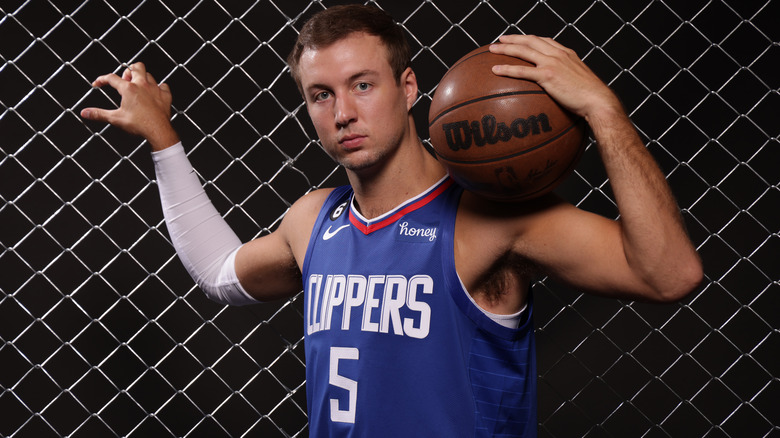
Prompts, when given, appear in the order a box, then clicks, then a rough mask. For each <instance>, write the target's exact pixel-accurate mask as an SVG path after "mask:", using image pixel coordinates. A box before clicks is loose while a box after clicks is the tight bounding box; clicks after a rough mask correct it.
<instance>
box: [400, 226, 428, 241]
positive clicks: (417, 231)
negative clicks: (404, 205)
mask: <svg viewBox="0 0 780 438" xmlns="http://www.w3.org/2000/svg"><path fill="white" fill-rule="evenodd" d="M398 226H399V227H400V228H401V230H400V231H399V233H400V235H402V236H409V237H427V238H428V241H430V242H433V241H434V240H436V227H432V228H414V227H410V226H409V222H402V223H400V224H398Z"/></svg>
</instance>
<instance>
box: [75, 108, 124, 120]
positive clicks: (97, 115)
mask: <svg viewBox="0 0 780 438" xmlns="http://www.w3.org/2000/svg"><path fill="white" fill-rule="evenodd" d="M115 111H116V110H105V109H101V108H84V109H83V110H81V117H83V118H85V119H87V120H94V121H96V122H106V123H110V119H111V115H112V114H113V112H115Z"/></svg>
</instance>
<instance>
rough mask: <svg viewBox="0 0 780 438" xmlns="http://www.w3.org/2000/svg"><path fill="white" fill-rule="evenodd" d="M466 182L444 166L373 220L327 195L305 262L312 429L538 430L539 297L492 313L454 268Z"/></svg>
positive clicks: (413, 432) (357, 432)
mask: <svg viewBox="0 0 780 438" xmlns="http://www.w3.org/2000/svg"><path fill="white" fill-rule="evenodd" d="M461 193H462V189H461V188H460V187H458V186H457V185H455V184H453V181H452V180H451V179H449V178H444V179H442V180H441V181H439V183H437V184H436V185H434V186H433V187H431V188H430V189H429V190H427V191H426V192H425V193H423V194H421V195H419V196H417V197H415V198H413V199H410V200H409V201H407V202H405V203H404V204H402V205H400V206H399V207H397V208H396V209H394V210H393V211H391V212H389V213H387V214H385V215H383V216H381V217H379V218H376V219H373V220H371V221H368V220H365V219H364V218H363V217H362V216H361V215H360V214H359V213H358V212H357V210H356V209H355V208H354V206H353V203H352V197H353V192H352V189H351V188H350V187H348V186H345V187H340V188H337V189H335V190H334V191H333V192H332V193H331V194H330V195H329V197H328V199H327V200H326V202H325V204H324V206H323V207H322V210H321V211H320V213H319V215H318V217H317V221H316V223H315V225H314V229H313V231H312V235H311V239H310V241H309V247H308V249H307V252H306V258H305V260H304V264H303V280H304V329H305V352H306V390H307V400H308V413H309V432H310V436H312V437H315V438H321V437H372V438H377V437H393V438H398V437H426V438H427V437H448V438H452V437H499V436H500V437H535V436H536V354H535V348H534V337H533V323H532V319H531V314H532V310H533V305H532V302H531V298H530V294H529V302H528V306H527V308H526V310H525V312H524V316H523V319H522V320H521V323H520V327H519V328H518V329H510V328H507V327H504V326H501V325H500V324H498V323H496V322H495V321H493V320H491V319H490V318H489V317H488V316H487V315H485V314H484V313H483V312H482V311H481V310H480V309H479V308H477V306H476V305H475V304H474V302H473V301H472V300H471V299H470V298H469V296H468V295H467V292H466V291H465V290H464V288H463V285H462V283H461V281H460V278H459V277H458V274H457V273H456V271H455V258H454V237H453V236H454V228H455V215H456V212H457V208H458V202H459V200H460V195H461Z"/></svg>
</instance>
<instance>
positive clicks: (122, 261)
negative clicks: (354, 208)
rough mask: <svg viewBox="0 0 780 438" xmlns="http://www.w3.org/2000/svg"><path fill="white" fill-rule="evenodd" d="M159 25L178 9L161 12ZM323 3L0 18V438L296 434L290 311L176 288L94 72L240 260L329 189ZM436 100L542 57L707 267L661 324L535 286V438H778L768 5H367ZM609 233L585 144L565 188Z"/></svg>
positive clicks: (90, 1) (125, 142)
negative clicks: (304, 61) (599, 101)
mask: <svg viewBox="0 0 780 438" xmlns="http://www.w3.org/2000/svg"><path fill="white" fill-rule="evenodd" d="M170 3H174V2H170ZM331 4H334V2H331V1H324V2H313V3H309V2H307V1H301V0H298V1H288V0H285V1H281V0H277V1H267V0H261V1H257V2H251V1H230V2H228V1H223V2H219V1H215V0H204V1H202V2H197V3H196V2H175V4H168V2H162V1H159V0H149V1H143V2H120V1H116V0H87V1H43V0H32V1H27V2H23V1H12V0H7V1H3V3H2V5H0V11H2V14H3V15H2V18H0V60H2V66H0V200H2V206H0V225H1V226H0V271H1V273H0V293H1V294H0V341H1V342H2V343H1V344H0V370H2V371H1V372H0V435H2V436H13V437H28V436H35V437H46V436H73V437H82V436H83V437H91V436H191V437H195V436H264V437H265V436H306V435H307V430H306V416H305V382H304V380H303V376H304V358H303V345H302V344H303V341H302V317H301V307H302V306H301V303H300V301H301V299H300V297H296V298H295V299H292V300H289V301H287V302H281V303H273V304H265V305H256V306H248V307H242V308H229V307H223V306H220V305H217V304H215V303H212V302H210V301H208V300H207V299H205V298H204V296H203V294H202V293H201V292H200V291H199V290H198V289H197V287H195V286H194V284H193V282H192V280H191V279H190V278H189V277H188V275H187V274H186V273H185V272H184V270H183V269H182V267H181V265H180V264H179V262H178V260H177V259H176V256H175V253H174V251H173V249H172V247H171V245H170V243H169V240H168V238H167V231H166V229H165V225H164V223H163V221H162V213H161V211H160V206H159V201H158V199H157V191H156V187H155V182H154V173H153V171H152V167H151V161H150V159H149V154H148V147H147V145H146V144H144V143H143V142H142V141H141V140H139V139H137V138H134V137H131V136H128V135H126V134H123V133H121V132H119V131H118V130H116V129H114V128H109V127H105V126H102V125H99V124H93V123H84V122H83V121H82V120H80V119H79V117H78V112H79V111H80V109H81V108H83V107H85V106H94V105H97V106H112V105H115V104H116V102H118V100H117V95H116V94H115V93H113V92H111V91H110V90H102V91H101V90H93V89H91V88H90V85H89V84H90V83H91V82H92V80H94V79H95V78H96V77H97V76H98V75H99V74H103V73H106V72H111V71H114V72H117V73H121V71H122V69H123V67H122V65H123V64H127V63H130V62H134V61H143V62H145V63H146V64H147V66H148V68H149V70H150V71H151V72H152V73H153V74H154V75H155V77H156V78H157V79H158V80H160V81H163V80H164V81H166V82H168V83H169V84H170V85H171V87H172V89H173V93H174V110H175V111H174V112H175V114H174V124H175V126H176V128H177V129H178V130H179V131H180V133H181V135H182V138H183V139H184V142H185V146H186V148H187V150H188V151H189V154H190V158H191V160H192V161H193V163H194V165H195V167H196V169H197V170H198V171H199V173H200V175H201V176H202V178H203V181H204V184H205V185H206V189H207V191H208V193H209V195H210V196H211V198H212V199H213V201H214V203H215V204H216V205H217V207H218V208H219V209H220V211H221V212H223V213H224V214H225V217H226V219H227V220H228V222H229V223H230V224H231V225H232V226H233V227H234V228H235V229H236V231H237V232H238V234H239V235H240V236H241V238H242V239H244V240H247V239H251V238H252V237H255V236H258V235H262V234H264V233H267V232H268V231H269V230H272V229H273V228H274V227H275V226H276V225H277V224H278V222H279V220H280V219H281V217H282V216H283V215H284V212H285V211H286V209H287V207H288V206H289V205H290V203H291V202H293V201H294V200H295V199H296V198H298V197H299V196H300V195H302V194H304V193H305V192H307V191H309V190H311V189H313V188H316V187H320V186H330V185H335V184H340V183H343V182H344V175H343V172H342V171H341V170H339V169H338V168H336V167H335V166H334V165H333V164H332V162H331V161H330V160H329V159H328V158H327V157H326V156H325V154H324V153H323V152H322V150H321V149H320V147H319V146H318V144H317V142H316V136H315V134H314V132H313V129H312V128H311V124H310V122H309V120H308V118H307V116H306V114H305V109H304V108H303V107H302V102H301V99H300V97H299V96H298V94H297V91H296V90H295V86H294V84H293V82H292V80H291V79H290V78H289V75H288V73H287V71H286V69H285V65H284V62H283V59H284V57H285V56H286V54H287V52H288V51H289V49H290V47H291V45H292V42H293V40H294V38H295V36H296V29H299V28H300V26H301V24H302V22H303V21H304V20H305V18H306V17H308V16H309V15H311V13H313V12H314V11H316V10H319V9H321V8H322V7H323V6H327V5H331ZM376 4H378V6H380V7H382V8H384V9H386V10H388V11H389V12H390V13H391V14H392V15H393V16H394V17H396V19H397V20H398V21H399V22H401V23H402V24H403V25H404V27H405V28H406V30H407V31H408V36H409V38H410V41H411V42H412V47H413V51H414V54H415V55H414V61H413V62H414V68H415V69H416V70H417V73H418V77H419V78H420V91H421V93H420V96H419V100H418V102H417V104H416V107H415V109H414V111H415V116H416V118H417V119H418V127H419V128H420V136H421V137H422V138H426V139H427V137H428V133H427V131H426V128H425V126H426V125H427V124H426V123H425V119H426V116H427V112H428V106H429V104H430V98H431V96H432V94H433V92H434V90H435V87H436V83H437V81H438V79H439V78H440V77H441V76H442V75H443V74H444V72H445V71H446V69H447V67H448V66H449V65H451V64H452V63H453V62H454V61H455V60H456V59H458V58H459V57H460V56H461V55H462V54H464V53H466V52H467V51H469V50H471V49H473V48H475V47H477V46H479V45H483V44H487V43H489V42H492V41H494V40H495V39H496V38H497V37H498V36H499V35H501V34H503V33H507V32H524V33H535V34H540V35H546V36H553V37H555V38H556V39H558V40H559V41H561V42H562V43H564V44H566V45H568V46H570V47H572V48H574V49H575V50H576V51H577V52H578V54H579V55H580V56H581V57H583V58H584V59H585V60H586V62H587V63H588V64H589V65H590V66H591V67H592V68H593V69H594V70H595V71H596V72H597V73H598V74H599V75H600V76H601V77H602V78H603V79H604V80H605V81H606V82H608V83H609V84H610V85H611V86H612V87H613V88H614V89H615V90H616V91H617V92H618V94H619V95H620V97H621V98H622V99H623V101H624V103H625V106H626V108H627V109H628V111H629V112H630V114H631V116H632V118H633V120H634V122H635V123H636V126H637V128H638V130H639V131H640V133H641V135H642V136H643V138H644V140H645V141H646V144H647V147H648V148H649V150H650V151H651V152H652V153H653V155H654V156H655V157H656V159H657V160H658V162H659V164H660V165H661V167H662V168H663V170H664V172H665V173H666V174H667V176H668V180H669V182H670V184H671V185H672V188H673V190H674V191H675V194H676V196H677V197H678V200H679V203H680V206H681V207H682V208H683V212H684V215H685V220H686V222H687V225H688V227H689V231H690V233H691V236H692V238H693V241H694V243H695V245H696V246H697V248H698V249H699V251H700V253H701V255H702V258H703V260H704V264H705V275H706V278H705V281H704V283H703V284H702V285H701V287H700V288H699V289H698V290H697V291H696V292H694V293H693V294H691V295H690V296H689V297H687V298H686V299H684V300H683V301H682V302H680V303H677V304H673V305H647V304H639V303H632V302H620V301H612V300H605V299H599V298H593V297H590V296H587V295H582V294H580V293H579V292H578V291H576V290H570V289H567V288H566V287H563V286H561V285H559V284H555V283H554V282H552V281H549V280H544V281H541V282H539V283H537V284H535V285H534V293H535V296H536V301H537V307H536V315H535V318H536V320H535V323H536V326H537V336H538V344H539V345H538V355H539V368H538V371H539V432H540V436H550V437H570V436H588V437H595V436H616V437H625V436H645V437H655V436H673V437H680V436H685V437H690V436H706V437H721V436H731V437H762V436H775V435H777V434H778V426H779V425H780V419H778V413H779V412H780V410H778V409H777V402H778V395H779V394H780V388H779V386H780V382H778V375H779V373H778V360H777V353H776V352H777V351H778V349H779V348H780V345H779V344H780V334H779V333H778V327H780V323H778V319H779V318H778V311H777V309H778V308H780V305H779V304H780V299H778V292H779V291H778V279H779V278H780V274H779V273H778V248H779V246H780V238H779V236H778V231H779V229H780V226H779V225H780V218H779V217H778V216H779V215H780V214H779V213H778V211H780V209H779V208H778V205H780V191H779V190H778V180H780V178H779V177H778V175H780V173H778V172H777V170H776V168H777V165H778V163H780V153H779V150H778V138H777V137H778V132H779V131H780V127H779V126H780V125H779V124H778V123H777V121H776V118H777V114H778V112H779V111H780V96H778V74H777V66H778V65H780V62H779V61H780V59H779V58H780V57H778V51H779V50H780V48H779V47H778V41H779V40H780V38H778V30H777V24H776V21H777V18H778V17H780V11H779V10H778V2H772V1H771V0H767V1H764V0H748V1H746V0H739V1H737V0H690V1H685V2H682V1H668V0H667V1H658V0H642V1H636V2H633V1H632V2H627V1H620V0H606V1H575V0H547V1H538V2H535V1H509V0H489V1H475V0H470V1H461V2H449V1H445V0H434V1H427V2H418V1H378V2H376ZM559 192H560V193H561V194H562V195H563V196H565V197H566V198H568V199H569V200H570V201H571V202H573V203H575V204H577V205H579V206H580V207H582V208H585V209H588V210H592V211H596V212H598V213H601V214H604V215H607V216H609V217H615V215H616V210H615V208H614V203H613V201H612V199H611V197H610V190H609V186H608V183H607V181H606V177H605V174H604V171H603V168H602V167H601V165H600V162H599V160H598V157H597V154H596V153H595V150H594V148H593V146H592V145H590V146H589V148H588V150H587V152H586V154H585V156H584V157H583V160H582V162H581V163H580V165H579V166H578V168H577V171H576V173H575V174H574V175H573V176H572V177H571V178H569V179H568V180H567V181H566V183H564V185H563V186H562V187H561V188H560V189H559Z"/></svg>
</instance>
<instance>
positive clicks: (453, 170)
mask: <svg viewBox="0 0 780 438" xmlns="http://www.w3.org/2000/svg"><path fill="white" fill-rule="evenodd" d="M496 64H513V65H530V64H528V63H527V62H525V61H523V60H520V59H517V58H514V57H511V56H506V55H499V54H494V53H491V52H490V51H489V50H488V46H483V47H480V48H478V49H475V50H473V51H471V52H469V53H468V54H466V55H465V56H464V57H462V58H461V59H460V60H458V62H456V63H455V64H454V65H453V66H452V67H451V68H450V69H449V70H448V71H447V73H446V74H445V75H444V77H443V78H442V80H441V82H440V83H439V86H438V88H437V90H436V93H435V94H434V96H433V101H432V102H431V107H430V112H429V113H428V121H429V129H430V136H431V145H432V146H433V148H434V150H435V151H436V155H437V156H438V158H439V161H440V162H441V163H443V164H444V166H445V167H446V168H447V171H448V172H449V174H450V176H451V177H452V179H453V180H455V182H457V183H458V184H460V185H461V186H462V187H463V188H465V189H466V190H469V191H471V192H474V193H476V194H478V195H480V196H483V197H486V198H490V199H493V200H497V201H507V202H510V201H523V200H528V199H532V198H535V197H537V196H541V195H543V194H545V193H548V192H549V191H551V190H553V189H554V188H555V187H556V186H557V185H558V184H560V183H561V182H562V181H563V180H564V179H565V178H566V177H567V176H569V175H570V174H571V172H572V171H573V170H574V167H575V166H576V164H577V162H578V161H579V159H580V157H581V156H582V152H583V150H584V147H585V139H586V134H585V122H584V120H582V119H581V118H580V117H578V116H576V115H574V114H572V113H570V112H568V111H567V110H565V109H564V108H562V107H561V106H560V105H558V104H557V103H556V102H555V101H554V100H553V99H552V98H550V96H548V95H547V93H545V91H544V90H543V89H542V88H541V87H540V86H539V85H538V84H536V83H535V82H532V81H526V80H520V79H514V78H508V77H503V76H497V75H495V74H494V73H493V72H492V71H491V68H492V67H493V66H494V65H496Z"/></svg>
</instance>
